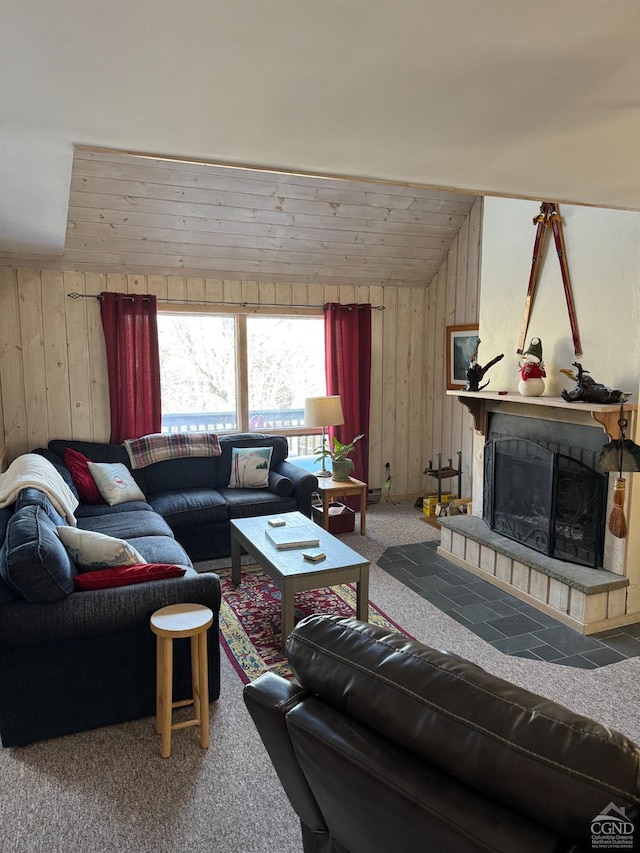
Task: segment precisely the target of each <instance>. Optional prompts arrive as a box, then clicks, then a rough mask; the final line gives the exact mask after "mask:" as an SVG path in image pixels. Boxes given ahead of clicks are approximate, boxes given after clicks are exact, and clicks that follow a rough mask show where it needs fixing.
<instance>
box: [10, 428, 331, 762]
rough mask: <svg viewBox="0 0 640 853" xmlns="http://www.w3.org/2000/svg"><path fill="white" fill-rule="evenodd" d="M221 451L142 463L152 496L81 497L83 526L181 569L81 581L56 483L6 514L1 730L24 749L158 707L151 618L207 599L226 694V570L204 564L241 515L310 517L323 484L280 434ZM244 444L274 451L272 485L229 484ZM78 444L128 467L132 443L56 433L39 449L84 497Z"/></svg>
mask: <svg viewBox="0 0 640 853" xmlns="http://www.w3.org/2000/svg"><path fill="white" fill-rule="evenodd" d="M220 444H221V450H222V453H221V455H220V456H217V457H207V458H202V457H198V458H189V457H187V458H182V459H171V460H166V461H163V462H158V463H155V464H153V465H150V466H148V467H146V468H140V469H136V470H135V471H132V474H133V475H134V477H135V479H136V481H137V483H138V485H139V486H140V488H141V490H142V492H143V494H144V497H145V500H144V501H143V500H135V501H129V502H127V503H121V504H117V505H115V506H110V505H108V504H106V503H102V504H79V506H78V507H77V508H76V509H75V511H74V515H75V517H76V519H77V526H78V528H80V529H81V530H90V531H95V532H98V533H103V534H107V535H109V536H112V537H117V538H119V539H125V540H127V542H128V543H129V544H130V545H132V546H133V547H134V548H135V549H136V551H137V552H138V553H139V554H140V555H141V556H142V557H143V558H144V559H145V560H146V561H147V562H149V563H171V564H174V565H177V566H180V567H183V568H184V569H185V573H184V575H183V576H182V577H175V578H167V579H162V580H156V581H150V582H144V583H137V584H135V585H132V586H121V587H115V588H110V589H99V590H90V591H87V590H83V591H78V590H76V588H75V582H74V578H75V576H76V574H77V566H76V565H75V564H74V563H73V561H72V560H71V559H70V556H69V553H68V552H67V550H66V549H65V547H64V546H63V544H62V542H61V540H60V538H59V536H58V533H57V528H58V527H61V526H63V525H66V524H67V521H66V519H65V518H63V517H62V516H61V515H60V514H59V512H58V511H57V510H56V509H55V508H54V506H53V504H52V502H51V500H50V499H49V497H47V495H46V494H45V492H44V491H41V490H40V489H38V488H32V487H30V488H24V489H22V491H20V493H19V494H18V497H17V500H16V502H15V504H14V505H13V506H10V507H6V508H4V509H0V738H1V739H2V745H3V746H5V747H6V746H18V745H23V744H27V743H30V742H32V741H37V740H43V739H46V738H50V737H55V736H58V735H64V734H70V733H73V732H78V731H83V730H86V729H91V728H96V727H98V726H104V725H108V724H112V723H119V722H123V721H125V720H130V719H134V718H136V717H143V716H149V715H152V714H154V713H155V637H154V635H153V634H152V633H151V631H150V629H149V618H150V616H151V614H152V613H153V612H154V611H155V610H157V609H158V608H160V607H164V606H166V605H169V604H176V603H181V602H194V603H197V604H204V605H206V606H207V607H210V608H211V609H212V611H213V613H214V623H213V625H212V627H211V629H210V630H209V632H208V650H209V695H210V699H211V701H214V700H215V699H217V698H218V696H219V692H220V657H219V654H220V652H219V640H218V613H219V608H220V583H219V578H218V576H217V575H216V574H214V573H212V572H203V573H198V572H197V571H196V570H195V569H194V567H193V564H192V560H202V559H206V558H210V557H216V556H222V555H228V554H229V553H230V536H229V527H230V519H232V518H234V517H245V516H250V515H265V514H269V513H281V512H287V511H293V510H300V511H302V512H305V514H307V515H310V513H311V496H312V493H313V491H314V490H315V488H316V485H317V480H316V478H315V477H314V476H313V475H310V474H309V473H308V472H306V471H304V470H302V469H299V468H297V467H296V466H295V465H292V464H291V463H289V462H287V461H286V457H287V449H288V448H287V441H286V439H285V438H283V437H281V436H262V435H254V434H251V435H236V436H224V437H221V439H220ZM234 446H239V447H264V446H268V447H272V448H273V451H272V456H271V467H270V472H269V485H268V488H262V489H240V488H236V489H230V488H228V483H229V478H230V474H231V454H232V448H233V447H234ZM67 447H70V448H72V449H75V450H77V451H79V452H80V453H83V454H84V455H85V456H87V457H88V458H90V459H91V460H92V461H94V462H122V463H124V464H125V465H127V466H128V465H129V457H128V455H127V453H126V451H125V449H124V447H123V446H122V445H113V444H101V443H95V442H78V441H62V440H54V441H51V442H50V443H49V445H48V447H47V448H41V449H39V450H38V451H35V452H37V453H39V454H40V455H41V456H44V457H45V458H46V459H48V460H49V462H51V463H52V464H53V465H54V467H55V468H56V470H57V471H58V473H59V474H60V475H61V476H62V478H63V480H64V481H65V483H67V485H68V486H69V488H70V489H71V491H72V492H73V493H74V494H75V495H76V496H77V490H76V489H75V486H74V483H73V480H72V477H71V474H70V472H69V470H68V469H67V468H66V466H65V465H64V456H65V449H66V448H67ZM190 691H191V683H190V663H189V646H188V642H187V641H184V643H182V642H178V643H177V644H176V665H175V677H174V697H175V698H176V699H180V698H186V697H188V696H190Z"/></svg>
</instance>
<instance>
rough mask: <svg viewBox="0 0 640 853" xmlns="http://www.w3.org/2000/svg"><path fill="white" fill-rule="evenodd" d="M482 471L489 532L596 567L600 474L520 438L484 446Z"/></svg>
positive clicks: (602, 495) (602, 493) (602, 496)
mask: <svg viewBox="0 0 640 853" xmlns="http://www.w3.org/2000/svg"><path fill="white" fill-rule="evenodd" d="M484 466H485V470H484V519H485V521H486V522H487V524H488V525H489V526H490V527H491V529H492V530H495V532H496V533H499V534H501V535H502V536H506V537H508V538H509V539H513V540H514V541H516V542H520V543H521V544H522V545H525V546H527V547H528V548H532V549H533V550H535V551H538V552H540V553H542V554H546V555H548V556H550V557H556V558H557V559H559V560H565V561H566V562H570V563H577V564H579V565H582V566H590V567H591V568H599V567H601V566H602V560H603V549H604V519H605V512H606V506H605V501H606V486H607V477H606V475H604V474H602V473H600V472H599V471H596V470H595V469H593V468H590V467H589V466H588V465H586V464H584V463H583V462H580V461H579V460H577V459H573V458H572V457H570V456H566V455H565V454H562V453H558V452H556V451H553V450H551V449H549V448H547V447H544V446H543V445H541V444H538V443H537V442H535V441H530V440H528V439H524V438H498V439H493V440H491V441H488V442H487V444H486V446H485V457H484Z"/></svg>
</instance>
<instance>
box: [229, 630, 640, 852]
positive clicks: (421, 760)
mask: <svg viewBox="0 0 640 853" xmlns="http://www.w3.org/2000/svg"><path fill="white" fill-rule="evenodd" d="M287 653H288V655H289V662H290V664H291V666H292V668H293V671H294V673H295V676H296V678H297V681H298V682H299V683H298V684H296V683H293V682H289V681H286V680H285V679H283V678H280V677H278V676H276V675H275V674H273V673H267V674H266V675H263V676H261V677H260V678H259V679H257V680H256V681H255V682H253V683H252V684H249V685H247V686H246V687H245V691H244V696H245V702H246V704H247V706H248V708H249V711H250V713H251V715H252V717H253V719H254V721H255V724H256V726H257V728H258V731H259V732H260V735H261V737H262V739H263V741H264V744H265V746H266V748H267V751H268V752H269V755H270V756H271V760H272V761H273V764H274V766H275V769H276V771H277V773H278V776H279V778H280V781H281V782H282V785H283V787H284V789H285V791H286V793H287V795H288V797H289V800H290V802H291V804H292V806H293V808H294V809H295V811H296V812H297V814H298V815H299V817H300V820H301V824H302V837H303V845H304V850H305V853H389V851H402V853H424V851H443V853H444V851H447V853H450V851H452V852H453V853H465V852H466V851H481V850H491V851H504V853H516V851H517V853H527V851H547V853H552V851H553V853H561V851H566V853H568V852H569V851H574V853H577V851H587V850H591V849H593V848H592V842H601V841H605V842H609V849H622V847H623V846H624V845H621V846H616V844H615V841H616V839H615V838H614V837H613V835H612V831H615V832H619V833H620V838H621V839H622V840H623V841H626V842H628V841H629V840H630V839H631V840H632V839H633V834H634V832H635V833H636V835H637V833H640V820H639V819H638V816H639V811H638V807H639V805H640V780H639V770H640V751H639V749H638V747H637V746H636V745H635V744H634V743H632V742H631V741H630V740H628V739H627V738H626V737H624V736H623V735H621V734H619V733H616V732H614V731H611V730H610V729H608V728H607V727H605V726H602V725H599V724H598V723H595V722H593V721H592V720H589V719H587V718H585V717H581V716H579V715H577V714H574V713H572V712H571V711H569V710H567V709H566V708H564V707H562V706H560V705H558V704H556V703H554V702H551V701H549V700H547V699H544V698H542V697H541V696H536V695H535V694H533V693H529V692H528V691H526V690H523V689H521V688H519V687H517V686H515V685H513V684H510V683H508V682H506V681H503V680H501V679H499V678H496V677H494V676H492V675H490V674H489V673H487V672H485V671H484V670H482V669H481V668H480V667H478V666H476V665H474V664H472V663H470V662H468V661H466V660H463V659H461V658H459V657H456V656H455V655H451V654H447V653H445V652H440V651H436V650H434V649H430V648H428V647H426V646H424V645H422V644H421V643H418V642H416V641H411V640H407V639H405V638H404V637H402V636H400V635H398V634H394V633H391V632H389V631H387V630H385V629H382V628H378V627H375V626H373V625H369V624H366V623H364V622H358V621H357V620H355V619H344V618H339V617H332V616H313V617H309V618H307V619H305V620H303V621H302V622H300V623H299V624H298V625H297V626H296V628H295V629H294V631H293V632H292V634H291V635H290V637H289V640H288V642H287ZM629 698H631V697H629ZM611 842H614V843H613V844H611ZM632 843H633V842H632ZM636 843H637V839H636ZM593 846H607V845H606V844H604V845H599V844H595V843H594V845H593ZM634 849H635V848H634Z"/></svg>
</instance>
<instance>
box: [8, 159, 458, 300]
mask: <svg viewBox="0 0 640 853" xmlns="http://www.w3.org/2000/svg"><path fill="white" fill-rule="evenodd" d="M474 200H475V198H474V196H471V195H465V194H462V193H455V192H445V191H442V190H438V189H426V188H415V187H406V186H399V185H395V184H386V183H377V182H367V181H350V180H342V179H332V178H316V177H311V176H302V175H290V174H281V173H275V172H266V171H256V170H253V169H241V168H230V167H226V166H219V165H209V164H205V163H193V162H181V161H175V160H162V159H156V158H151V157H142V156H137V155H130V154H126V153H121V152H111V151H102V150H88V149H77V150H76V151H75V154H74V160H73V170H72V178H71V192H70V197H69V214H68V222H67V234H66V242H65V251H64V255H63V256H62V257H59V256H58V257H57V258H52V259H50V260H46V261H45V260H44V259H43V258H42V257H40V258H38V259H37V263H36V262H35V261H34V260H33V259H27V258H22V259H16V258H15V257H14V258H11V257H8V256H2V257H1V258H0V264H2V265H5V266H6V265H12V266H27V265H29V266H34V265H36V266H46V267H47V268H50V269H76V270H86V271H94V272H107V273H108V272H118V273H138V274H147V275H188V276H205V277H208V278H218V279H241V280H257V281H277V282H299V283H317V284H352V285H404V286H419V287H425V286H428V285H429V283H430V282H431V280H432V278H433V276H434V275H435V273H436V272H437V271H438V269H439V267H440V265H441V263H442V261H443V260H444V258H445V257H446V255H447V252H448V251H449V248H450V246H451V244H452V242H453V240H454V239H455V237H456V235H457V234H458V231H459V230H460V227H461V226H462V224H463V223H464V221H465V219H466V217H467V215H468V213H469V211H470V209H471V206H472V204H473V202H474Z"/></svg>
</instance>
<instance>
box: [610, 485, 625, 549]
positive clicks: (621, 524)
mask: <svg viewBox="0 0 640 853" xmlns="http://www.w3.org/2000/svg"><path fill="white" fill-rule="evenodd" d="M626 485H627V481H626V480H624V479H623V478H622V477H616V482H615V485H614V487H613V509H612V510H611V515H610V517H609V530H610V531H611V533H612V534H613V535H614V536H617V537H618V539H624V537H625V536H626V535H627V522H626V519H625V517H624V498H625V491H626Z"/></svg>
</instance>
